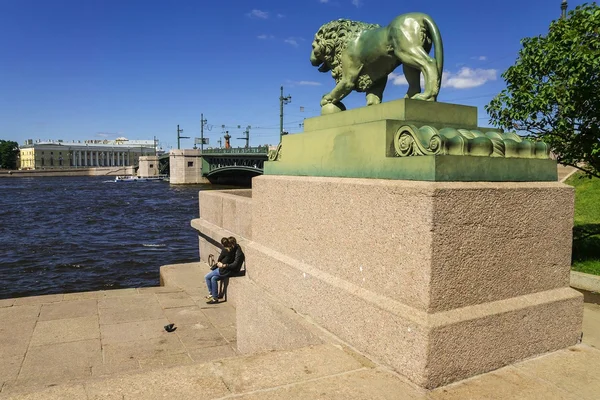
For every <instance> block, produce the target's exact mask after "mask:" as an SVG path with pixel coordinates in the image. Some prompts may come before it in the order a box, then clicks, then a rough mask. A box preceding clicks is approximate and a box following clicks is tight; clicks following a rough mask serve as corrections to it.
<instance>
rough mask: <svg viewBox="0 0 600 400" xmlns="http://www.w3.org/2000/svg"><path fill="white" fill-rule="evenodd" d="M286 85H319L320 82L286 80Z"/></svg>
mask: <svg viewBox="0 0 600 400" xmlns="http://www.w3.org/2000/svg"><path fill="white" fill-rule="evenodd" d="M286 86H292V87H293V86H321V83H320V82H315V81H291V80H289V79H288V80H286Z"/></svg>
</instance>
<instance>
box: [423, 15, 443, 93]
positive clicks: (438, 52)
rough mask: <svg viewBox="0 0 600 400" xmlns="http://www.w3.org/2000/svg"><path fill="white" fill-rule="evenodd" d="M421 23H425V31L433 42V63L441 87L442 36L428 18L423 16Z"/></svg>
mask: <svg viewBox="0 0 600 400" xmlns="http://www.w3.org/2000/svg"><path fill="white" fill-rule="evenodd" d="M423 21H424V22H425V25H427V29H428V30H429V34H430V35H431V40H432V42H433V47H434V48H435V63H436V65H437V70H438V80H439V82H438V83H439V84H440V86H441V84H442V74H443V73H444V43H443V42H442V35H441V34H440V30H439V29H438V26H437V24H436V23H435V22H434V21H433V19H432V18H431V17H430V16H428V15H425V16H424V17H423Z"/></svg>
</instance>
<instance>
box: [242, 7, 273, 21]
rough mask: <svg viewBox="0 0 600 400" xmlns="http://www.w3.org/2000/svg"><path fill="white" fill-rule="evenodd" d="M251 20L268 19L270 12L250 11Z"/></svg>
mask: <svg viewBox="0 0 600 400" xmlns="http://www.w3.org/2000/svg"><path fill="white" fill-rule="evenodd" d="M246 15H248V16H249V17H250V18H258V19H267V18H269V12H268V11H261V10H256V9H254V10H252V11H250V12H249V13H248V14H246Z"/></svg>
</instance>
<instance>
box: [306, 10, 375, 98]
mask: <svg viewBox="0 0 600 400" xmlns="http://www.w3.org/2000/svg"><path fill="white" fill-rule="evenodd" d="M377 28H381V26H380V25H378V24H367V23H365V22H360V21H351V20H348V19H338V20H335V21H331V22H328V23H326V24H325V25H323V26H321V28H320V29H319V30H318V31H317V33H316V34H315V39H314V42H313V44H314V45H315V47H316V48H318V49H319V53H320V56H321V58H322V59H323V61H324V62H325V63H327V65H329V66H330V67H331V76H333V79H335V81H336V83H337V82H339V81H340V79H342V61H341V56H342V52H343V51H344V49H345V48H346V46H347V44H348V43H349V42H350V41H352V40H354V39H355V38H356V37H357V36H358V35H360V33H361V32H363V31H366V30H371V29H377ZM371 84H372V82H371V78H370V77H369V76H368V75H362V74H361V76H359V78H358V82H357V89H359V90H365V89H366V88H368V87H370V86H371Z"/></svg>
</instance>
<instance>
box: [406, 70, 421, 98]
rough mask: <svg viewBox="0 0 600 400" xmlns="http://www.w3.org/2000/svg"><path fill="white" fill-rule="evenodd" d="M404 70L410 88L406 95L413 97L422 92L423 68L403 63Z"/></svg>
mask: <svg viewBox="0 0 600 400" xmlns="http://www.w3.org/2000/svg"><path fill="white" fill-rule="evenodd" d="M402 70H403V71H404V77H405V78H406V81H407V82H408V90H407V91H406V96H405V97H408V98H409V99H412V97H413V96H414V95H416V94H419V93H421V70H420V69H418V68H413V67H411V66H409V65H406V64H403V65H402Z"/></svg>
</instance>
